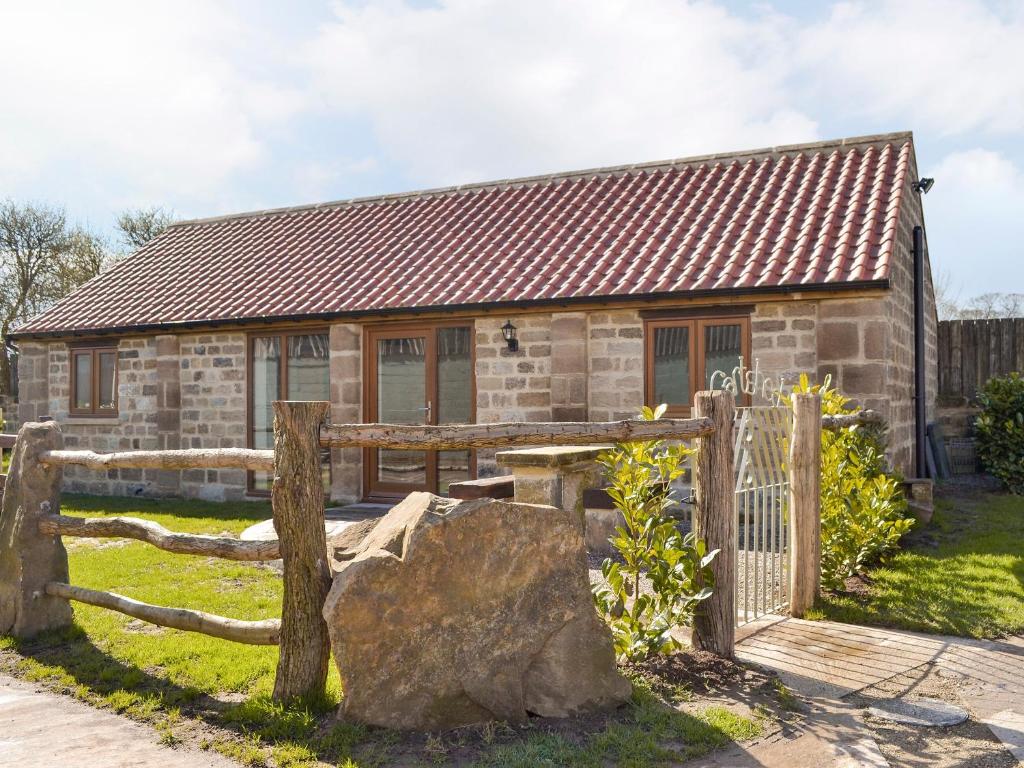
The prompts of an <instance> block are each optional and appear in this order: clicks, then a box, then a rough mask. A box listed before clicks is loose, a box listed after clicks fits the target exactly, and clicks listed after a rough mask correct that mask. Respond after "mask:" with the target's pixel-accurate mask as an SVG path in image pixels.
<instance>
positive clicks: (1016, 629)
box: [821, 493, 1024, 638]
mask: <svg viewBox="0 0 1024 768" xmlns="http://www.w3.org/2000/svg"><path fill="white" fill-rule="evenodd" d="M868 575H869V583H868V589H867V591H866V593H865V594H833V595H828V596H826V597H825V598H824V600H823V603H822V606H821V615H822V617H824V618H828V619H832V620H834V621H842V622H848V623H853V624H875V625H880V626H886V627H896V628H901V629H909V630H916V631H920V632H931V633H939V634H949V635H959V636H963V637H976V638H993V637H1001V636H1005V635H1010V634H1019V633H1022V632H1024V497H1020V496H1011V495H1007V494H994V493H990V494H975V495H971V496H949V497H947V498H943V499H940V500H938V502H937V505H936V509H935V516H934V518H933V519H932V522H931V524H930V525H928V526H927V527H925V528H924V529H922V530H918V531H914V532H913V533H912V534H911V535H910V536H908V537H907V542H906V546H905V548H904V549H903V550H901V551H900V552H899V553H897V554H896V555H894V556H893V557H891V558H890V559H889V560H888V561H887V562H886V563H885V564H884V565H881V566H879V567H877V568H875V569H873V570H872V571H870V573H869V574H868Z"/></svg>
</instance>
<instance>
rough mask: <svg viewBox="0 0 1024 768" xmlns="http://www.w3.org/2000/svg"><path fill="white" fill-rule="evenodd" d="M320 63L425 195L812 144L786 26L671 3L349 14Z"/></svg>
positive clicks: (325, 45) (501, 5) (327, 34)
mask: <svg viewBox="0 0 1024 768" xmlns="http://www.w3.org/2000/svg"><path fill="white" fill-rule="evenodd" d="M335 13H336V18H335V20H334V21H332V22H331V23H329V24H326V25H324V26H323V27H322V28H321V30H320V33H319V35H318V37H317V38H316V39H315V40H314V41H313V42H312V44H311V45H310V48H309V51H308V61H309V65H310V67H311V70H312V72H313V82H314V84H315V86H316V87H317V89H318V91H319V93H320V94H322V97H323V99H324V101H325V103H326V104H327V105H328V106H329V107H330V108H333V109H335V110H338V111H339V112H341V113H342V114H349V115H359V116H361V117H364V118H366V119H368V120H369V121H370V123H371V124H372V125H373V127H374V129H375V131H376V134H377V137H378V140H379V142H380V144H381V145H382V147H383V148H384V150H385V151H386V152H388V153H389V154H390V157H391V159H393V160H394V161H395V162H397V163H398V164H400V165H401V166H402V167H403V168H405V169H406V170H407V171H408V172H409V174H410V175H411V176H413V177H415V178H417V180H419V181H422V182H424V183H429V184H436V183H443V182H457V181H469V180H480V179H486V178H493V177H495V176H501V175H504V174H506V173H516V174H518V173H523V172H539V171H545V170H564V169H566V168H571V167H574V166H588V165H593V164H607V163H615V162H628V161H636V160H649V159H660V158H667V157H674V156H679V155H685V154H690V153H697V152H707V151H721V150H724V149H730V148H745V147H755V146H763V145H766V144H773V143H782V142H794V141H801V140H808V139H813V138H815V137H816V135H817V129H816V124H815V122H814V121H813V120H812V119H810V118H809V117H807V116H806V115H805V114H803V113H801V112H800V111H799V110H797V109H795V108H793V107H792V106H790V105H789V100H788V98H787V93H786V85H785V80H786V76H787V70H788V63H787V54H788V51H787V48H786V45H785V32H786V30H785V22H784V21H783V20H781V19H778V18H774V17H764V18H762V19H761V20H760V21H759V22H750V21H745V20H743V19H741V18H739V17H737V16H734V15H731V14H729V13H728V12H727V11H725V10H723V9H721V8H719V7H717V6H715V5H713V4H709V3H686V2H676V1H675V0H635V1H634V2H622V1H621V0H574V1H572V2H562V3H550V2H545V0H521V1H520V2H516V3H508V2H504V1H503V0H448V1H447V2H444V3H442V4H441V5H439V6H433V7H413V6H411V5H408V4H406V3H402V2H388V3H382V4H361V3H360V4H355V3H352V4H339V5H338V6H336V11H335Z"/></svg>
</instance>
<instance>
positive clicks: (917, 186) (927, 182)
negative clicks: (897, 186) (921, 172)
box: [913, 176, 935, 195]
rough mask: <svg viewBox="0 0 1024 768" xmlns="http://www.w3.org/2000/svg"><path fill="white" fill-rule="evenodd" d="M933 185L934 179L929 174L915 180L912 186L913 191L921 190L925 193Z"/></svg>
mask: <svg viewBox="0 0 1024 768" xmlns="http://www.w3.org/2000/svg"><path fill="white" fill-rule="evenodd" d="M934 185H935V179H933V178H931V177H930V176H925V177H923V178H920V179H918V180H917V181H915V182H914V184H913V187H914V191H915V192H921V193H923V194H925V195H927V194H928V192H929V191H931V188H932V187H933V186H934Z"/></svg>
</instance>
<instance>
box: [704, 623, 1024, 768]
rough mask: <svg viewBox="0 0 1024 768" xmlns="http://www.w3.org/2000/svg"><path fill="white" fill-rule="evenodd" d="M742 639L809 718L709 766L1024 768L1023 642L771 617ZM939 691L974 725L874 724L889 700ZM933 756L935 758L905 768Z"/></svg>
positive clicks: (747, 654)
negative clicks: (876, 709)
mask: <svg viewBox="0 0 1024 768" xmlns="http://www.w3.org/2000/svg"><path fill="white" fill-rule="evenodd" d="M738 639H739V644H738V646H737V655H738V656H739V657H740V658H741V659H743V660H745V661H750V662H754V663H757V664H760V665H762V666H765V667H768V668H769V669H773V670H775V671H776V672H778V673H779V675H780V677H781V678H782V681H783V682H784V683H785V684H786V685H787V686H788V687H789V688H791V689H792V690H793V691H795V692H797V693H798V694H800V695H801V696H802V697H803V698H804V699H805V701H806V702H807V707H808V713H807V714H808V716H807V719H806V721H805V724H804V726H803V727H802V730H801V732H798V733H796V734H790V735H789V736H788V737H781V738H775V739H774V740H772V741H771V742H769V743H762V744H757V745H754V746H753V747H751V748H750V749H746V750H744V749H741V748H738V747H737V748H734V749H730V750H725V751H723V752H722V753H719V754H718V755H716V756H715V757H714V758H713V760H712V762H711V763H708V762H707V761H704V762H703V763H702V764H703V765H717V766H730V768H743V767H745V766H764V767H766V768H767V767H769V766H780V767H781V766H786V768H811V767H812V766H814V767H817V766H821V768H883V767H884V766H889V765H897V764H901V765H902V764H915V765H946V764H948V765H985V766H989V765H991V766H1012V765H1017V764H1019V765H1022V766H1024V637H1016V638H1009V639H1006V640H997V641H985V640H969V639H964V638H955V637H944V636H938V635H923V634H917V633H913V632H899V631H894V630H887V629H878V628H873V627H861V626H853V625H849V624H837V623H833V622H824V621H821V622H816V621H815V622H812V621H801V620H798V619H780V618H778V617H772V618H768V619H765V620H761V621H758V622H753V623H751V624H748V625H746V626H744V627H742V628H741V629H740V632H739V637H738ZM935 691H939V692H944V693H946V694H947V695H948V696H949V697H950V698H952V699H955V702H954V703H958V704H959V705H960V706H963V707H964V708H966V709H967V710H968V711H969V712H970V713H971V715H972V719H971V721H970V722H968V723H965V724H964V725H962V726H954V727H952V728H948V729H935V728H931V729H924V730H926V731H928V733H927V734H922V733H920V730H918V731H917V732H915V731H913V730H910V731H909V732H908V731H904V732H899V731H898V730H896V729H892V728H887V727H885V726H884V724H879V722H878V721H875V720H873V719H872V718H871V717H870V716H869V715H868V712H869V709H870V706H871V705H872V704H874V703H877V702H879V701H886V700H887V698H888V697H892V696H899V695H908V694H909V695H915V694H918V693H920V694H922V695H932V693H933V692H935ZM986 726H987V727H986ZM956 729H961V730H956ZM939 732H941V733H939ZM928 748H932V749H933V754H932V755H931V757H925V755H924V754H915V756H914V758H913V759H908V760H907V761H906V762H905V761H904V759H903V757H904V756H906V755H907V752H908V751H911V750H913V751H915V752H920V751H924V750H926V749H928ZM958 750H959V752H958ZM886 754H888V755H890V756H894V757H893V758H892V762H890V759H889V758H887V757H886ZM1017 761H1019V763H1018V762H1017Z"/></svg>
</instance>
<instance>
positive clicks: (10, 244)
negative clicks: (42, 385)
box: [0, 200, 107, 394]
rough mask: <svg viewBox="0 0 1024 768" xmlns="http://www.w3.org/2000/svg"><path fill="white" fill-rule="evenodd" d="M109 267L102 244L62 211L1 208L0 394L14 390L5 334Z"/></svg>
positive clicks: (28, 206) (9, 205)
mask: <svg viewBox="0 0 1024 768" xmlns="http://www.w3.org/2000/svg"><path fill="white" fill-rule="evenodd" d="M106 261H107V255H106V248H105V245H104V243H103V241H102V240H101V239H100V238H98V237H96V236H95V235H93V234H91V233H89V232H88V231H86V230H85V229H82V228H76V227H71V226H69V225H68V221H67V216H66V214H65V213H64V209H63V208H60V207H57V206H49V205H45V204H41V203H21V204H19V203H15V202H13V201H10V200H8V201H6V202H3V203H0V394H6V393H8V392H9V391H10V385H11V359H10V355H9V351H8V349H7V334H8V333H10V331H11V330H12V329H13V328H14V326H15V325H17V324H18V323H19V322H21V321H23V320H26V319H28V318H29V317H32V316H33V315H35V314H38V313H39V312H41V311H43V310H44V309H46V307H48V306H49V305H50V304H52V303H53V302H55V301H57V300H58V299H60V298H61V297H63V296H65V295H67V294H68V293H70V292H71V291H72V290H74V289H75V288H76V287H78V286H79V285H81V284H82V283H84V282H85V281H87V280H90V279H92V278H93V277H95V276H96V275H97V274H98V273H99V272H100V270H101V269H102V268H103V267H104V266H105V264H106Z"/></svg>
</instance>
